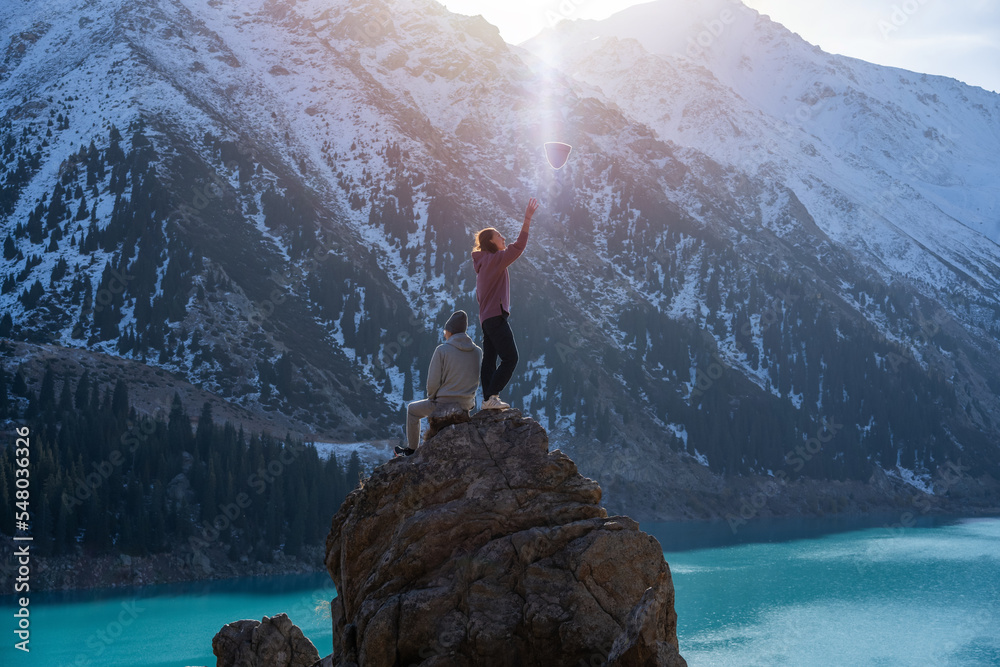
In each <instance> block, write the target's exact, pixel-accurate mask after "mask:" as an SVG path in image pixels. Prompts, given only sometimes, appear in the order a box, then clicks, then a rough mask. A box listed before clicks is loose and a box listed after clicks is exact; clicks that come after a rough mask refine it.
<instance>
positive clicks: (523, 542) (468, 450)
mask: <svg viewBox="0 0 1000 667" xmlns="http://www.w3.org/2000/svg"><path fill="white" fill-rule="evenodd" d="M600 500H601V489H600V487H599V486H598V485H597V483H596V482H594V481H593V480H590V479H586V478H584V477H583V476H581V475H580V474H579V473H578V472H577V469H576V465H575V464H574V463H573V461H572V460H570V459H569V458H568V457H567V456H566V455H565V454H563V453H562V452H560V451H554V452H549V451H548V438H547V436H546V434H545V431H544V430H543V429H542V428H541V426H539V425H538V424H537V423H536V422H534V421H532V420H530V419H525V418H523V417H522V416H521V414H520V413H519V412H517V411H516V410H509V411H505V412H502V413H501V412H495V411H489V412H480V413H479V414H477V415H475V416H474V417H473V418H472V420H471V422H468V423H463V424H458V425H454V426H449V427H447V428H445V429H444V430H442V431H441V432H440V433H438V434H437V435H436V436H435V437H433V438H432V439H429V440H428V441H427V442H426V443H425V444H424V445H423V446H421V447H420V448H419V449H418V450H417V453H416V454H414V455H413V456H410V457H405V458H403V457H400V458H397V459H394V460H393V461H390V462H389V463H387V464H385V465H383V466H381V467H379V468H378V469H376V470H375V471H374V472H373V473H372V475H371V477H369V478H368V479H367V480H365V481H364V483H363V485H362V486H361V487H360V488H358V489H357V490H355V491H354V492H353V493H352V494H351V495H350V496H348V498H347V500H346V501H345V502H344V504H343V506H342V507H341V509H340V511H339V512H338V513H337V515H336V516H335V517H334V519H333V526H332V529H331V531H330V535H329V537H328V538H327V556H326V565H327V569H328V570H329V572H330V576H331V577H333V581H334V583H335V584H336V586H337V590H338V596H337V597H336V598H335V599H334V600H333V601H332V603H331V609H332V613H333V633H334V637H333V641H334V654H333V664H334V665H340V666H342V667H347V666H348V665H360V666H361V667H365V666H367V665H372V666H378V667H382V666H386V667H388V666H391V665H398V666H409V665H423V666H425V667H434V666H449V667H461V666H466V667H472V666H480V665H511V666H515V665H516V666H523V667H529V666H533V665H537V666H539V667H541V666H545V667H552V666H557V665H574V666H575V665H579V664H586V665H599V664H600V665H615V666H619V667H625V666H629V667H631V666H633V665H636V666H638V665H648V666H652V665H664V666H670V667H679V666H682V665H685V662H684V659H683V658H681V656H680V654H679V653H678V646H677V632H676V628H677V616H676V613H675V612H674V590H673V584H672V581H671V578H670V570H669V568H668V566H667V563H666V561H665V560H664V559H663V553H662V549H661V548H660V545H659V543H657V541H656V540H655V539H653V538H652V537H650V536H649V535H646V534H645V533H642V532H640V531H639V529H638V524H637V523H636V522H635V521H633V520H632V519H629V518H627V517H608V516H607V512H606V511H605V510H604V509H603V508H602V507H601V506H600Z"/></svg>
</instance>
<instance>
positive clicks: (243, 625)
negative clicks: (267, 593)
mask: <svg viewBox="0 0 1000 667" xmlns="http://www.w3.org/2000/svg"><path fill="white" fill-rule="evenodd" d="M212 652H213V653H214V654H215V657H216V658H218V660H217V662H216V664H217V667H311V666H312V665H313V664H315V663H316V662H317V661H318V660H319V652H318V651H317V650H316V647H315V646H313V643H312V642H311V641H309V640H308V639H306V638H305V636H304V635H303V634H302V630H300V629H299V627H298V626H297V625H295V624H294V623H292V622H291V621H290V620H289V619H288V616H287V615H286V614H277V615H275V616H274V617H271V618H268V617H267V616H265V617H264V618H263V620H260V621H253V620H243V621H236V622H235V623H229V624H228V625H225V626H223V628H222V629H221V630H219V632H218V633H217V634H216V635H215V637H214V638H213V639H212Z"/></svg>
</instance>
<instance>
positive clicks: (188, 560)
mask: <svg viewBox="0 0 1000 667" xmlns="http://www.w3.org/2000/svg"><path fill="white" fill-rule="evenodd" d="M998 516H1000V508H982V507H964V508H959V509H958V510H957V511H956V509H955V508H950V507H949V508H947V509H944V508H932V509H930V510H928V511H927V512H924V513H921V512H919V511H918V510H916V509H914V508H906V507H903V508H900V507H884V508H877V509H875V510H874V511H872V512H865V513H856V512H845V513H838V514H823V515H804V514H790V515H779V516H774V515H769V514H762V515H761V516H754V517H751V518H749V519H747V520H746V521H745V522H740V523H733V522H730V521H727V519H726V518H725V517H716V518H713V519H698V518H693V517H690V516H682V517H678V518H676V519H670V520H667V521H641V522H640V523H641V524H642V525H644V526H657V525H663V526H669V525H671V524H674V525H677V526H689V527H694V526H698V525H703V526H704V527H705V529H706V530H708V531H712V532H714V529H715V528H717V527H718V526H720V525H723V524H728V525H729V528H730V530H729V531H726V533H730V532H731V536H730V539H729V540H722V541H720V539H721V538H716V539H715V540H714V541H712V542H711V543H706V545H705V546H722V545H724V544H729V543H732V544H735V543H740V542H747V541H749V542H755V541H771V540H770V538H769V537H768V533H767V530H766V529H765V528H764V527H765V526H766V524H768V523H773V522H778V523H782V522H790V523H800V524H801V525H803V526H808V527H810V528H811V529H812V530H813V532H815V534H816V535H824V534H829V533H835V532H841V531H843V530H853V529H856V528H861V527H870V528H885V529H886V530H900V529H906V528H909V527H912V526H918V525H926V524H927V523H928V522H930V523H935V522H938V521H949V520H961V519H973V518H994V517H998ZM817 523H818V525H816V524H817ZM838 523H840V524H843V525H845V526H852V525H853V526H855V527H856V528H852V527H836V525H837V524H838ZM809 524H813V525H812V526H809ZM824 524H825V526H824ZM654 536H655V537H657V539H660V541H661V543H662V545H663V547H664V551H675V550H687V549H695V548H701V547H698V546H686V547H680V548H678V547H677V545H672V544H671V542H670V540H668V539H663V538H661V537H660V536H658V535H654ZM4 543H5V546H4V547H3V548H0V558H4V559H6V561H7V562H9V558H8V556H9V554H7V553H5V552H7V551H10V550H11V549H12V548H13V547H12V546H11V545H12V543H11V542H9V541H7V540H4ZM302 551H303V553H302V554H301V555H299V556H288V555H286V554H284V553H282V552H275V554H274V561H273V562H271V563H262V562H259V561H255V562H250V561H244V562H239V561H237V562H234V561H230V560H228V558H227V557H226V555H225V551H224V550H222V549H215V550H209V551H206V552H205V553H204V554H203V555H201V556H200V557H198V558H192V556H191V554H190V552H188V553H187V554H182V553H180V552H178V551H175V552H171V553H162V554H152V555H147V556H126V555H112V554H106V555H102V556H87V555H84V554H82V553H77V554H75V555H64V556H55V557H39V556H36V557H34V558H33V571H32V575H31V589H32V591H33V592H41V593H48V592H58V591H98V590H100V589H109V590H117V589H122V588H136V587H139V588H141V587H146V586H155V585H159V584H176V583H183V582H202V581H204V582H209V581H220V580H227V579H238V578H241V577H274V576H281V575H290V574H316V573H320V572H325V571H326V566H325V565H324V558H325V551H326V549H325V546H323V545H310V546H306V547H303V549H302ZM2 597H3V596H0V598H2Z"/></svg>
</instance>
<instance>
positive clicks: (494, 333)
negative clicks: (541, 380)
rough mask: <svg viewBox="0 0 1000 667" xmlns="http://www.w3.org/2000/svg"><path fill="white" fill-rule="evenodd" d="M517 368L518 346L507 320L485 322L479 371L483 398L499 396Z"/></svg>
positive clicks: (497, 318) (498, 316)
mask: <svg viewBox="0 0 1000 667" xmlns="http://www.w3.org/2000/svg"><path fill="white" fill-rule="evenodd" d="M498 356H499V357H500V367H499V368H497V357H498ZM516 366H517V345H515V344H514V332H513V331H511V330H510V325H509V324H507V318H506V317H504V316H503V315H497V316H496V317H491V318H489V319H488V320H486V321H485V322H483V366H482V368H481V369H480V371H479V381H480V382H481V383H482V385H483V398H484V399H486V398H489V397H490V396H498V395H499V394H500V392H501V391H503V389H504V387H506V386H507V383H508V382H510V376H511V375H513V374H514V368H515V367H516Z"/></svg>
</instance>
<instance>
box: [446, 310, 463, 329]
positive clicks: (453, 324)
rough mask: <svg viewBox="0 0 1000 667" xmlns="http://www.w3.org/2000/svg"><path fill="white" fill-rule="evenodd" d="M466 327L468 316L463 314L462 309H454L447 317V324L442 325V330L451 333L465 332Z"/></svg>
mask: <svg viewBox="0 0 1000 667" xmlns="http://www.w3.org/2000/svg"><path fill="white" fill-rule="evenodd" d="M468 328H469V316H468V315H466V314H465V311H464V310H456V311H455V312H454V313H452V314H451V317H449V318H448V324H446V325H444V330H445V331H449V332H451V333H453V334H457V333H465V330H466V329H468Z"/></svg>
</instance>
